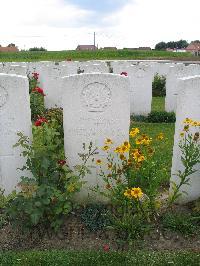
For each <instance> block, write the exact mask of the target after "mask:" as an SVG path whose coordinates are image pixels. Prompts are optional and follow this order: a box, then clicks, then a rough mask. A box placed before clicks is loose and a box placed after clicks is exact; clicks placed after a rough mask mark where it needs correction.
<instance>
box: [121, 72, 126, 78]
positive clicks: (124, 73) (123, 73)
mask: <svg viewBox="0 0 200 266" xmlns="http://www.w3.org/2000/svg"><path fill="white" fill-rule="evenodd" d="M120 75H124V76H126V77H127V76H128V73H127V72H122V73H121V74H120Z"/></svg>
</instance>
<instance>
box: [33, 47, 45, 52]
mask: <svg viewBox="0 0 200 266" xmlns="http://www.w3.org/2000/svg"><path fill="white" fill-rule="evenodd" d="M29 51H31V52H33V51H47V49H45V48H44V47H40V48H39V47H33V48H30V49H29Z"/></svg>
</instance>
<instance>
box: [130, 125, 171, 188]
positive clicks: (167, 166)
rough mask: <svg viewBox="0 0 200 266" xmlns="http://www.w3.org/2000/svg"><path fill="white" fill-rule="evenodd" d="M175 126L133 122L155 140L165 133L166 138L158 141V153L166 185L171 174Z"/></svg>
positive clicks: (160, 168)
mask: <svg viewBox="0 0 200 266" xmlns="http://www.w3.org/2000/svg"><path fill="white" fill-rule="evenodd" d="M174 126H175V125H174V123H142V122H132V123H131V127H138V128H139V129H140V131H141V133H144V134H147V135H149V136H150V137H151V138H152V139H153V140H155V138H156V136H157V135H158V134H159V133H161V132H162V133H164V136H165V137H164V140H163V141H160V142H156V153H157V156H158V158H160V159H159V165H158V168H159V170H160V171H161V172H163V176H162V180H163V184H164V185H168V184H169V178H170V175H171V165H172V152H173V143H174ZM163 170H164V171H163Z"/></svg>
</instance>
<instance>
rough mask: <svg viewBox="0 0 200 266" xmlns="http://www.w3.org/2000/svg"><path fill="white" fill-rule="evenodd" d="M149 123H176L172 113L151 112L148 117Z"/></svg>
mask: <svg viewBox="0 0 200 266" xmlns="http://www.w3.org/2000/svg"><path fill="white" fill-rule="evenodd" d="M147 121H148V122H149V123H174V122H176V115H175V113H173V112H165V111H160V112H159V111H152V112H151V113H150V114H149V115H148V117H147Z"/></svg>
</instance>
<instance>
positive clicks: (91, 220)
mask: <svg viewBox="0 0 200 266" xmlns="http://www.w3.org/2000/svg"><path fill="white" fill-rule="evenodd" d="M81 220H82V222H83V223H84V224H85V225H86V227H87V228H88V229H89V230H90V231H98V230H101V229H103V228H104V227H105V226H106V225H108V224H109V219H108V216H107V209H106V207H105V206H104V205H102V204H90V205H88V206H86V207H85V208H84V210H83V211H82V213H81Z"/></svg>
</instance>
